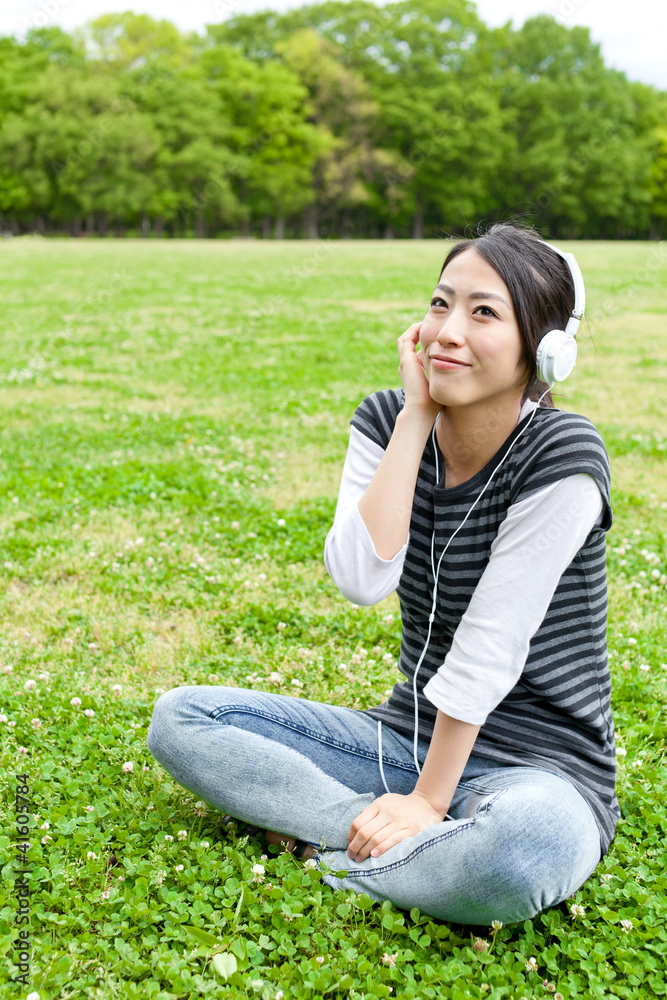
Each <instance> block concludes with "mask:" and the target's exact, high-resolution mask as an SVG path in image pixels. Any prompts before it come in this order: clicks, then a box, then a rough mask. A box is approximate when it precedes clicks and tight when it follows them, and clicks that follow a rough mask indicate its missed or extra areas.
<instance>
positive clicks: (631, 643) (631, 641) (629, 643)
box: [628, 636, 637, 646]
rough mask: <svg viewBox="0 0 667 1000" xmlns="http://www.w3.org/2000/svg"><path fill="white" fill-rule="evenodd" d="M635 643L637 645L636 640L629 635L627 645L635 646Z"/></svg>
mask: <svg viewBox="0 0 667 1000" xmlns="http://www.w3.org/2000/svg"><path fill="white" fill-rule="evenodd" d="M636 645H637V640H636V639H633V638H632V636H630V638H629V639H628V646H636Z"/></svg>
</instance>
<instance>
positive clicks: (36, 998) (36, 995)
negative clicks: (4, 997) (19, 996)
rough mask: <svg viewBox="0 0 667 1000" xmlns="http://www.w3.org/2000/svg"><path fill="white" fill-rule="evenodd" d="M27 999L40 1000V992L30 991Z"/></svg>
mask: <svg viewBox="0 0 667 1000" xmlns="http://www.w3.org/2000/svg"><path fill="white" fill-rule="evenodd" d="M25 1000H39V993H37V992H35V993H28V995H27V997H26V998H25Z"/></svg>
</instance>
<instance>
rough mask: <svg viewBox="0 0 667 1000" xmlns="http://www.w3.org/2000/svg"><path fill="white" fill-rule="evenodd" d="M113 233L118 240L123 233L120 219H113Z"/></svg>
mask: <svg viewBox="0 0 667 1000" xmlns="http://www.w3.org/2000/svg"><path fill="white" fill-rule="evenodd" d="M113 234H114V236H115V237H116V239H117V240H119V239H120V238H121V236H122V235H123V227H122V224H121V221H120V219H114V221H113Z"/></svg>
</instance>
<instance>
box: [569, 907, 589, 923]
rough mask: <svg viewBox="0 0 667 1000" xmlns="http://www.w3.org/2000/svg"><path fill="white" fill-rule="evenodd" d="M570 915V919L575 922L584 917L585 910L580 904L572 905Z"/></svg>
mask: <svg viewBox="0 0 667 1000" xmlns="http://www.w3.org/2000/svg"><path fill="white" fill-rule="evenodd" d="M570 913H571V914H572V919H573V920H576V919H577V917H584V916H586V910H585V909H584V907H583V906H581V904H580V903H573V904H572V906H571V907H570Z"/></svg>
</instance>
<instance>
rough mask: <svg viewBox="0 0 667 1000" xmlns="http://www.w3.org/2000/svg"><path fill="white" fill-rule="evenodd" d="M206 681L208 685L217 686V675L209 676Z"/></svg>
mask: <svg viewBox="0 0 667 1000" xmlns="http://www.w3.org/2000/svg"><path fill="white" fill-rule="evenodd" d="M207 680H208V682H209V684H217V683H218V681H219V680H220V678H219V677H218V675H217V674H209V675H208V678H207Z"/></svg>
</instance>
